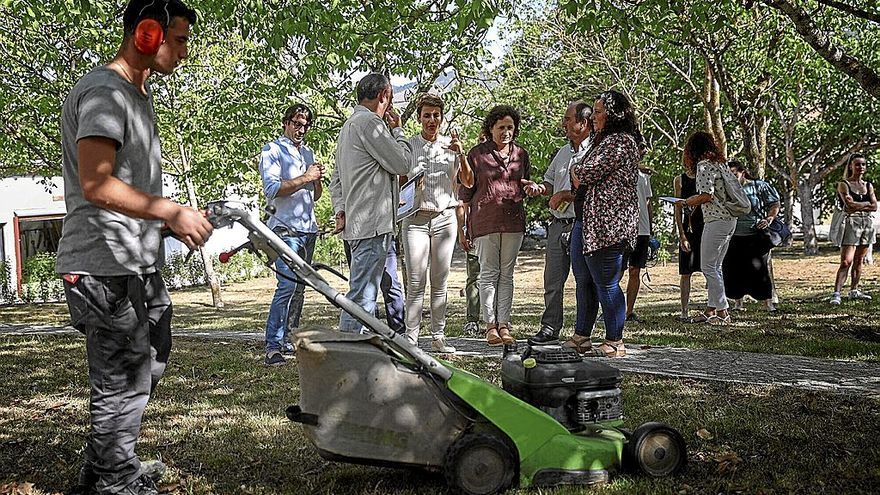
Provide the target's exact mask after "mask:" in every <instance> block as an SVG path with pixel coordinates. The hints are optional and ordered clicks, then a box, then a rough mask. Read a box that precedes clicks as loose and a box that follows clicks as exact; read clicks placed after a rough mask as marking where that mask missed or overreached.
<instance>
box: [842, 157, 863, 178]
mask: <svg viewBox="0 0 880 495" xmlns="http://www.w3.org/2000/svg"><path fill="white" fill-rule="evenodd" d="M856 158H861V159H862V160H864V159H865V155H863V154H862V153H853V154H851V155H849V159H848V160H847V161H846V168H845V169H844V170H843V180H850V179H852V176H853V171H852V162H854V161H855V160H856Z"/></svg>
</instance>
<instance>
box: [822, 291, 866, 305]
mask: <svg viewBox="0 0 880 495" xmlns="http://www.w3.org/2000/svg"><path fill="white" fill-rule="evenodd" d="M849 298H850V300H852V301H860V300H861V301H870V300H871V296H869V295H868V294H865V293H864V292H862V291H860V290H859V289H854V290H851V291H849ZM828 302H830V303H831V304H834V305H839V304H840V302H841V301H840V292H834V293H832V294H831V300H829V301H828Z"/></svg>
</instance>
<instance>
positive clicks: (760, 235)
mask: <svg viewBox="0 0 880 495" xmlns="http://www.w3.org/2000/svg"><path fill="white" fill-rule="evenodd" d="M728 165H729V166H730V171H731V172H732V173H733V174H734V175H736V178H737V179H739V181H740V183H741V184H742V185H743V192H745V193H746V196H747V197H748V198H749V202H750V203H752V211H751V212H749V213H747V214H745V215H742V216H740V217H738V218H737V219H736V228H735V229H734V231H733V237H732V238H731V240H730V248H729V249H728V250H727V255H726V256H725V257H724V263H723V265H722V272H723V276H724V292H725V294H726V295H727V297H728V299H732V300H733V301H734V306H733V309H735V310H740V311H744V310H745V308H744V307H743V296H745V295H747V294H748V295H749V296H752V297H753V298H754V299H755V300H757V301H763V303H764V308H765V309H766V310H767V311H776V308H775V307H774V306H773V279H772V277H771V276H770V267H769V262H770V250H771V249H772V247H773V244H772V242H771V239H770V232H769V230H770V229H769V227H770V224H771V223H773V220H775V219H776V216H777V215H779V193H778V192H776V189H774V188H773V186H771V185H770V184H768V183H766V182H764V181H762V180H756V179H754V178H752V176H751V174H750V173H749V171H748V170H746V167H745V166H744V165H743V164H742V163H740V162H738V161H735V160H731V161H730V162H729V163H728Z"/></svg>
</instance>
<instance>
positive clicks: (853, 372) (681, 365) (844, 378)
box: [0, 325, 880, 398]
mask: <svg viewBox="0 0 880 495" xmlns="http://www.w3.org/2000/svg"><path fill="white" fill-rule="evenodd" d="M51 334H75V335H78V334H79V332H77V331H76V330H74V329H73V328H71V327H29V326H24V325H0V335H51ZM174 335H175V336H176V337H192V338H207V339H214V340H243V341H261V340H262V339H263V335H262V333H260V334H256V333H246V332H223V331H204V332H197V331H189V330H177V331H175V333H174ZM448 342H449V344H451V345H453V346H455V347H456V349H457V351H458V354H459V355H465V356H474V357H500V356H501V349H500V348H499V347H489V346H487V345H486V344H485V343H484V341H483V340H482V339H472V338H457V337H454V338H449V339H448ZM419 344H420V346H421V347H422V348H423V349H426V350H429V349H430V340H429V338H428V337H423V338H422V340H421V341H420V343H419ZM607 362H608V364H611V365H612V366H616V367H617V368H620V369H621V370H622V371H628V372H632V373H645V374H653V375H663V376H671V377H678V378H693V379H697V380H714V381H721V382H732V383H743V384H754V385H777V386H789V387H797V388H802V389H808V390H823V391H832V392H840V393H855V394H859V395H866V396H871V397H877V398H880V363H866V362H860V361H837V360H830V359H818V358H810V357H802V356H784V355H776V354H756V353H749V352H736V351H718V350H708V349H682V348H676V347H652V346H640V345H638V344H628V345H627V356H626V357H624V358H618V359H613V360H608V361H607Z"/></svg>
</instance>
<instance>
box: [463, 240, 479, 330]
mask: <svg viewBox="0 0 880 495" xmlns="http://www.w3.org/2000/svg"><path fill="white" fill-rule="evenodd" d="M476 251H477V250H476V249H471V250H470V251H468V253H467V283H466V285H465V288H464V293H465V296H467V321H469V322H474V323H479V322H480V287H479V286H478V284H477V282H478V280H479V278H480V258H479V257H477V254H476Z"/></svg>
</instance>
